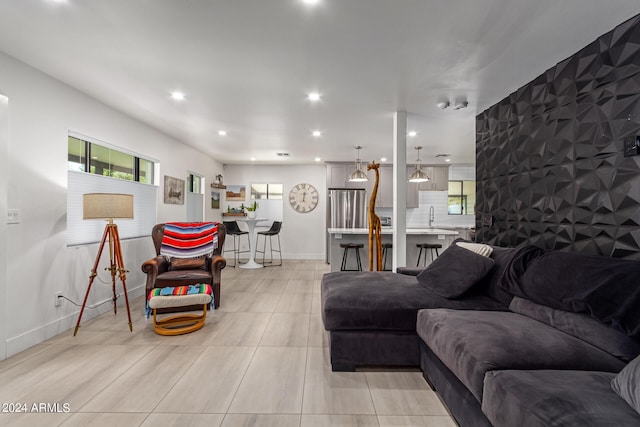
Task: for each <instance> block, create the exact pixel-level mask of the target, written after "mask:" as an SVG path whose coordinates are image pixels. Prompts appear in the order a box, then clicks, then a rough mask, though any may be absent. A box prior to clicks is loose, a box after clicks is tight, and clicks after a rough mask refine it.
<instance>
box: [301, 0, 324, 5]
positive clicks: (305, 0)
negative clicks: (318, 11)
mask: <svg viewBox="0 0 640 427" xmlns="http://www.w3.org/2000/svg"><path fill="white" fill-rule="evenodd" d="M302 3H304V4H308V5H309V6H313V5H316V4H318V3H320V0H302Z"/></svg>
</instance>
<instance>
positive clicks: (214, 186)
mask: <svg viewBox="0 0 640 427" xmlns="http://www.w3.org/2000/svg"><path fill="white" fill-rule="evenodd" d="M211 188H221V189H223V190H224V189H225V188H227V186H226V185H224V184H216V183H215V182H212V183H211Z"/></svg>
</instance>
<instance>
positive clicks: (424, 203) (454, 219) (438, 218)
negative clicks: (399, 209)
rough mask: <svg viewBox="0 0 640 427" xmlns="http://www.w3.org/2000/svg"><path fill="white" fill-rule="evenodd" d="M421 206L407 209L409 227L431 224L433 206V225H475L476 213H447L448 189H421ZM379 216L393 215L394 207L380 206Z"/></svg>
mask: <svg viewBox="0 0 640 427" xmlns="http://www.w3.org/2000/svg"><path fill="white" fill-rule="evenodd" d="M418 196H419V207H418V208H414V209H407V227H408V228H422V227H428V226H429V207H430V206H433V210H434V221H433V222H432V223H431V226H432V227H461V228H466V227H475V223H476V218H475V215H449V214H448V213H447V199H448V193H447V192H446V191H420V192H419V193H418ZM376 213H377V214H378V216H391V215H392V214H393V209H391V208H378V209H376Z"/></svg>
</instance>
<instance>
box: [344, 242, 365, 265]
mask: <svg viewBox="0 0 640 427" xmlns="http://www.w3.org/2000/svg"><path fill="white" fill-rule="evenodd" d="M340 247H341V248H342V249H344V251H343V253H342V265H341V266H340V271H362V262H361V261H360V249H361V248H364V244H362V243H340ZM349 249H355V251H356V261H357V262H358V269H357V270H347V255H348V254H349Z"/></svg>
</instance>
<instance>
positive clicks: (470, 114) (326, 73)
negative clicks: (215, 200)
mask: <svg viewBox="0 0 640 427" xmlns="http://www.w3.org/2000/svg"><path fill="white" fill-rule="evenodd" d="M637 13H640V3H638V0H562V1H558V0H456V1H451V0H320V2H319V4H317V5H315V6H313V7H310V6H308V5H306V4H304V3H303V2H302V1H301V0H66V1H65V0H20V1H16V0H0V51H3V52H5V53H6V54H8V55H10V56H13V57H15V58H17V59H19V60H21V61H23V62H25V63H27V64H30V65H32V66H34V67H36V68H38V69H40V70H42V71H44V72H45V73H47V74H50V75H51V76H53V77H55V78H57V79H59V80H61V81H63V82H64V83H66V84H68V85H70V86H72V87H74V88H77V89H78V90H80V91H82V92H84V93H87V94H88V95H90V96H91V97H93V98H95V99H98V100H100V101H101V102H103V103H105V104H107V105H110V106H112V107H114V108H116V109H118V110H120V111H122V112H124V113H125V114H127V115H130V116H132V117H135V118H136V119H138V120H140V121H142V122H144V123H146V124H148V125H150V126H152V127H154V128H156V129H158V130H160V131H162V132H164V133H166V134H168V135H170V136H172V137H174V138H176V139H178V140H180V141H183V142H184V143H186V144H188V145H191V146H193V147H194V148H196V149H198V150H200V151H202V152H204V153H206V154H208V155H210V156H211V157H213V158H215V159H216V160H219V161H221V162H222V163H225V164H241V163H252V162H255V163H260V164H263V163H264V164H274V163H275V164H306V163H314V159H315V158H316V157H318V158H320V159H321V161H346V160H349V161H350V160H354V159H355V156H356V152H355V150H354V148H353V147H354V146H355V145H361V146H362V147H363V149H362V151H361V157H362V159H363V160H365V161H369V160H372V159H376V160H379V159H380V158H381V157H386V158H388V159H389V160H391V159H392V156H393V153H392V146H393V142H392V141H393V116H394V112H395V111H406V112H407V114H408V124H407V127H408V130H415V131H417V132H418V135H417V136H416V137H414V138H407V145H408V150H407V151H408V156H407V157H408V161H410V162H411V161H414V160H415V157H416V156H415V150H413V147H414V146H416V145H421V146H423V147H424V149H423V150H422V152H421V158H422V161H423V163H430V164H438V163H443V162H444V160H443V158H436V157H435V155H437V154H445V153H446V154H450V155H451V157H450V158H451V160H452V163H474V162H475V150H474V147H475V146H474V143H475V116H476V114H478V113H480V112H482V111H483V110H484V109H486V108H487V107H489V106H491V105H493V104H495V103H496V102H498V101H499V100H501V99H502V98H504V97H505V96H507V95H508V94H509V93H511V92H513V91H514V90H516V89H517V88H518V87H520V86H522V85H524V84H526V83H527V82H529V81H530V80H532V79H533V78H535V77H536V76H538V75H540V74H541V73H542V72H544V71H545V70H546V69H548V68H550V67H552V66H553V65H555V64H556V63H557V62H558V61H561V60H563V59H565V58H567V57H568V56H570V55H572V54H573V53H575V52H576V51H578V50H579V49H580V48H582V47H584V46H585V45H587V44H588V43H590V42H592V41H593V40H595V39H596V38H597V37H599V36H600V35H602V34H604V33H606V32H607V31H609V30H611V29H613V27H615V26H616V25H618V24H620V23H622V22H623V21H625V20H626V19H628V18H631V17H632V16H633V15H635V14H637ZM1 85H2V82H1V81H0V89H1ZM173 91H181V92H183V93H184V94H185V99H184V100H183V101H176V100H174V99H172V98H171V93H172V92H173ZM311 91H317V92H319V93H320V94H321V95H322V98H321V101H320V102H317V103H312V102H310V101H308V100H307V99H306V96H307V93H308V92H311ZM458 97H462V98H465V99H467V100H468V107H467V108H464V109H459V110H454V109H453V108H451V107H449V108H447V109H445V110H441V109H440V108H438V107H437V106H436V104H437V102H438V101H439V100H441V99H449V100H450V102H451V103H452V104H454V103H455V99H456V98H458ZM222 129H224V130H226V131H227V135H226V136H220V135H218V131H219V130H222ZM313 130H320V131H322V136H321V137H319V138H314V137H313V136H312V135H311V132H312V131H313ZM92 136H94V137H96V138H99V135H92ZM108 142H110V143H113V144H116V145H119V144H122V145H126V143H125V142H120V141H108ZM278 152H286V153H289V156H288V157H279V156H277V153H278ZM252 159H255V160H252Z"/></svg>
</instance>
